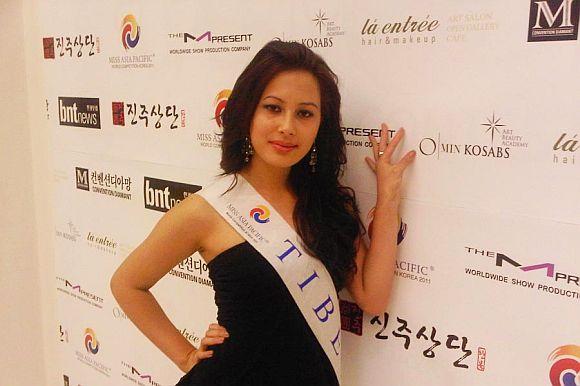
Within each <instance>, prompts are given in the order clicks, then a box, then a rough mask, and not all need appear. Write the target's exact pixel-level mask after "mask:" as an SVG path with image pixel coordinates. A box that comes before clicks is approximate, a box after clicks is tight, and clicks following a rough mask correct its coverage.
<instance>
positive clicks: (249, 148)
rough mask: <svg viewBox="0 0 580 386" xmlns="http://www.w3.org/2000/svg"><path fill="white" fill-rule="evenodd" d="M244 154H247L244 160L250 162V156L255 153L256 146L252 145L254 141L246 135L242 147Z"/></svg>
mask: <svg viewBox="0 0 580 386" xmlns="http://www.w3.org/2000/svg"><path fill="white" fill-rule="evenodd" d="M242 154H243V155H244V156H245V158H244V162H245V163H248V162H250V156H251V155H253V154H254V148H253V147H252V143H251V142H250V138H248V136H247V135H246V139H245V140H244V146H243V147H242Z"/></svg>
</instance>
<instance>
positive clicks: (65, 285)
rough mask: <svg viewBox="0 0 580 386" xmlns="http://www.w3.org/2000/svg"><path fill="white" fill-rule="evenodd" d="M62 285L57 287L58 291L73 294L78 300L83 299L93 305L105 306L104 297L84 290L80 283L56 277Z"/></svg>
mask: <svg viewBox="0 0 580 386" xmlns="http://www.w3.org/2000/svg"><path fill="white" fill-rule="evenodd" d="M56 279H57V280H58V281H59V283H60V285H59V286H58V287H57V288H56V289H57V291H59V292H61V293H64V294H66V295H68V296H71V297H73V298H75V299H77V300H80V301H83V302H85V303H87V304H89V305H91V306H93V307H96V308H103V298H102V297H100V296H98V295H97V294H95V293H93V292H89V291H86V290H84V289H83V288H82V287H81V285H80V284H73V283H72V282H71V281H69V280H68V279H65V278H62V277H58V276H57V277H56Z"/></svg>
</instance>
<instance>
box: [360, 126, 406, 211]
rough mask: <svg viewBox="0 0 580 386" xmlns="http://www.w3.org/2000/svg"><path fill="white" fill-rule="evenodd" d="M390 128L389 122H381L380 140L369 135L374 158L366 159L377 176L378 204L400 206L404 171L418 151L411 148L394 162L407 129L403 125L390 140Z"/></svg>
mask: <svg viewBox="0 0 580 386" xmlns="http://www.w3.org/2000/svg"><path fill="white" fill-rule="evenodd" d="M388 130H389V128H388V126H387V124H386V123H384V122H383V123H381V139H380V142H377V139H376V138H375V137H374V136H372V135H369V139H370V141H371V143H372V145H373V156H374V159H371V158H370V157H365V161H367V164H368V165H369V167H370V168H371V169H372V170H373V172H375V174H376V176H377V205H378V204H379V202H381V203H385V204H389V205H393V206H394V208H398V207H399V203H400V201H401V181H402V179H403V173H404V172H405V169H407V166H409V165H410V164H411V162H413V160H414V159H415V156H416V154H417V152H416V151H414V150H411V151H409V152H408V153H407V154H405V155H404V156H403V157H402V158H401V159H400V160H399V162H396V163H393V162H392V160H391V157H392V156H393V153H394V152H395V150H396V148H397V145H399V143H400V142H401V140H402V139H403V135H404V134H405V130H404V129H403V128H402V127H401V128H400V129H399V130H398V131H397V133H396V134H395V136H394V137H393V140H392V141H391V142H389V140H388Z"/></svg>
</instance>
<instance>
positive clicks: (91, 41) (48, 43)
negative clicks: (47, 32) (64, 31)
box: [42, 34, 101, 59]
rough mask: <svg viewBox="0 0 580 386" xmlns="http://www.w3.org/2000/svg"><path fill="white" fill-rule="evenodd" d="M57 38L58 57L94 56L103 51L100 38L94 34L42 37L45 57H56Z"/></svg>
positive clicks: (77, 57)
mask: <svg viewBox="0 0 580 386" xmlns="http://www.w3.org/2000/svg"><path fill="white" fill-rule="evenodd" d="M55 40H56V49H57V50H58V49H60V50H59V51H58V57H59V58H62V57H64V56H68V57H69V58H76V59H80V58H82V57H87V56H94V55H95V54H98V53H100V52H101V48H100V39H99V37H98V36H95V35H93V34H88V35H77V36H60V37H57V38H54V37H49V38H42V46H43V48H44V59H55V58H56V55H55Z"/></svg>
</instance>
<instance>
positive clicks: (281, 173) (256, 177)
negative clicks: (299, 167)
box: [240, 156, 294, 199]
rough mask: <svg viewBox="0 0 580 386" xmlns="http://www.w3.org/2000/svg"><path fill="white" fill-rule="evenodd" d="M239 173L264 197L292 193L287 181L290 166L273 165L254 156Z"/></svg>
mask: <svg viewBox="0 0 580 386" xmlns="http://www.w3.org/2000/svg"><path fill="white" fill-rule="evenodd" d="M240 174H241V175H242V176H243V177H244V178H245V179H246V180H248V182H249V183H250V184H251V185H252V186H253V187H254V189H256V190H257V191H258V192H259V193H260V194H262V195H263V196H264V198H266V199H274V198H277V197H284V196H287V195H288V194H290V195H292V196H293V195H294V194H293V192H292V189H291V187H290V184H289V181H288V177H289V175H290V168H278V167H274V166H271V165H268V164H266V163H265V162H263V161H262V160H260V159H258V157H255V156H254V157H253V158H252V160H251V161H250V163H249V164H248V165H247V166H246V167H245V168H244V169H243V170H241V171H240Z"/></svg>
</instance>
